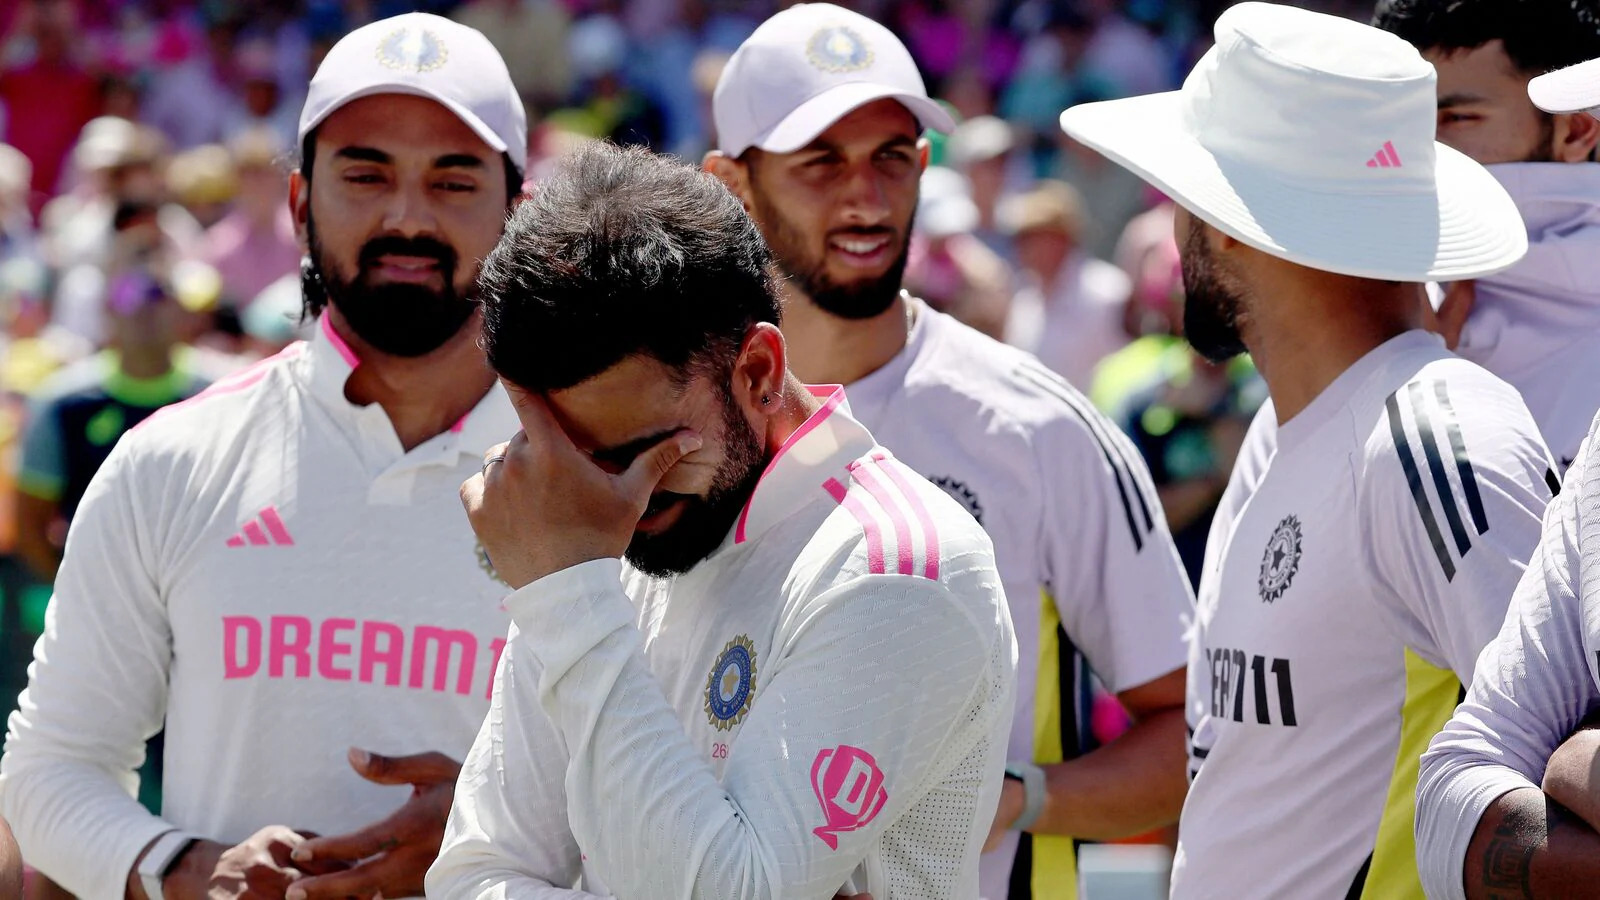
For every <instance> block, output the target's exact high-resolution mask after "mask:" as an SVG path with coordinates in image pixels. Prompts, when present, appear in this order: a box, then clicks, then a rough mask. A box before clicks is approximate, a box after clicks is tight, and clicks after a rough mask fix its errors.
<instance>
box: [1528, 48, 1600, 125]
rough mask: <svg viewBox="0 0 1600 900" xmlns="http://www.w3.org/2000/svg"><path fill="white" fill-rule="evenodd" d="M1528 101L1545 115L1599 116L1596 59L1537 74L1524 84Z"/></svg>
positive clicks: (1599, 72) (1599, 73)
mask: <svg viewBox="0 0 1600 900" xmlns="http://www.w3.org/2000/svg"><path fill="white" fill-rule="evenodd" d="M1528 99H1529V100H1532V101H1533V105H1534V106H1537V107H1539V108H1540V109H1542V110H1544V111H1545V112H1547V113H1575V112H1586V113H1588V114H1590V115H1592V116H1600V59H1591V60H1589V61H1588V62H1581V63H1578V64H1577V65H1575V66H1567V67H1566V68H1565V69H1557V70H1555V71H1554V72H1549V73H1546V74H1544V75H1540V76H1539V77H1538V78H1535V79H1533V80H1532V81H1530V82H1528Z"/></svg>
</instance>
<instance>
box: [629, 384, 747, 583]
mask: <svg viewBox="0 0 1600 900" xmlns="http://www.w3.org/2000/svg"><path fill="white" fill-rule="evenodd" d="M722 421H723V433H724V434H725V435H726V438H725V442H724V443H725V445H726V446H725V450H724V452H725V454H726V456H725V457H724V459H723V460H722V464H721V465H719V466H718V467H717V471H716V474H715V475H714V476H713V477H712V481H711V490H710V491H709V492H708V493H707V494H706V496H704V497H699V496H693V495H686V494H675V493H672V492H670V491H658V492H657V493H656V494H655V495H654V496H652V497H651V498H650V507H649V509H647V513H648V512H654V511H655V510H656V509H658V508H661V507H666V506H669V505H671V504H672V503H674V502H677V501H680V500H681V501H684V507H683V511H682V512H681V513H680V514H679V515H678V520H677V521H676V522H674V523H672V525H671V527H669V528H667V529H666V530H665V531H662V532H660V533H658V534H645V533H643V532H634V535H633V540H632V542H630V543H629V544H628V550H627V552H626V553H625V554H624V556H626V557H627V559H628V562H629V563H631V564H632V565H633V567H634V568H635V569H638V570H639V571H641V572H643V573H645V574H646V575H650V576H654V577H656V578H665V577H667V576H669V575H681V574H683V573H684V572H687V571H689V570H690V569H692V568H694V567H695V566H696V565H699V564H700V562H701V561H702V560H704V559H705V558H706V557H708V556H710V555H711V554H712V553H713V552H714V551H715V550H716V549H717V547H719V546H721V544H722V541H723V539H724V538H726V537H727V536H728V530H729V529H730V528H732V527H733V523H734V520H736V519H738V518H739V513H740V511H742V510H743V509H744V506H745V503H746V502H748V501H749V499H750V495H751V494H752V493H754V492H755V489H756V483H757V482H759V481H760V480H761V474H762V470H763V469H764V467H765V462H766V453H765V452H764V449H765V448H764V447H763V445H762V443H761V440H760V439H759V438H758V437H757V436H756V433H755V429H753V428H751V427H750V423H749V422H748V421H746V420H745V417H744V414H743V413H742V412H740V411H739V407H738V405H737V404H735V403H734V402H733V398H732V397H726V398H725V399H724V401H723V411H722Z"/></svg>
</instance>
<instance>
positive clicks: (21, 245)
mask: <svg viewBox="0 0 1600 900" xmlns="http://www.w3.org/2000/svg"><path fill="white" fill-rule="evenodd" d="M32 183H33V164H32V163H30V162H28V157H27V156H25V155H23V153H22V151H21V150H18V149H17V148H15V147H12V146H10V145H8V144H0V264H4V263H6V262H7V261H9V260H13V259H32V258H34V257H35V256H36V255H37V254H38V252H39V242H38V236H37V235H36V234H35V233H34V230H33V213H32V211H31V210H30V209H29V208H28V195H29V191H30V187H31V185H32Z"/></svg>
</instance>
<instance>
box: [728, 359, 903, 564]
mask: <svg viewBox="0 0 1600 900" xmlns="http://www.w3.org/2000/svg"><path fill="white" fill-rule="evenodd" d="M808 389H809V390H810V391H811V394H812V396H814V397H816V398H817V399H818V400H821V401H822V407H821V408H820V409H818V410H817V411H816V412H814V413H812V414H811V416H810V418H808V419H806V420H805V421H804V422H802V423H801V425H800V427H799V428H796V429H795V431H794V434H791V435H789V439H788V440H786V441H784V442H783V446H781V447H779V448H778V452H776V453H774V454H773V455H772V459H770V460H768V461H767V467H766V469H765V471H763V472H762V473H761V480H760V481H758V482H756V488H755V491H754V492H753V493H751V495H750V500H749V501H748V502H747V503H746V504H745V507H744V511H743V512H742V513H740V514H739V521H738V522H737V523H736V524H735V525H734V526H733V533H732V534H731V535H730V536H729V541H731V542H732V543H734V544H743V543H747V542H749V541H753V540H756V539H757V538H759V537H760V536H761V535H762V534H764V533H765V532H766V531H767V529H769V528H771V527H772V526H773V525H776V524H777V523H779V522H781V521H783V520H785V519H787V518H788V517H789V516H791V515H793V514H794V513H795V512H796V511H797V510H799V509H800V508H801V507H803V506H805V505H806V504H808V503H810V502H812V501H813V500H816V499H817V498H818V497H826V496H828V492H827V489H826V488H825V487H824V486H823V485H824V484H826V483H827V481H828V479H829V478H832V477H835V476H836V475H837V474H838V473H841V472H844V471H845V469H846V466H848V465H849V464H850V463H852V462H854V461H855V460H857V459H860V458H861V457H862V456H865V455H866V454H867V453H869V452H871V451H872V448H873V447H875V446H876V445H877V442H876V441H874V440H873V439H872V435H871V434H870V433H868V431H867V429H866V426H864V425H862V424H861V423H860V422H857V421H856V420H855V418H854V417H853V416H851V414H850V404H849V402H848V401H846V399H845V395H844V388H843V387H841V386H840V385H836V384H833V385H815V386H810V385H808Z"/></svg>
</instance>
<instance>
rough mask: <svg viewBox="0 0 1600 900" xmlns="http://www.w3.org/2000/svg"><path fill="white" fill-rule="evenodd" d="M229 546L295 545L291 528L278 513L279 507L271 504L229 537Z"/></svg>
mask: <svg viewBox="0 0 1600 900" xmlns="http://www.w3.org/2000/svg"><path fill="white" fill-rule="evenodd" d="M228 546H229V547H245V546H250V547H269V546H278V547H293V546H294V538H293V537H290V535H289V529H288V528H287V527H286V526H285V525H284V524H283V518H282V517H281V516H279V515H278V508H277V507H275V506H269V507H267V508H266V509H263V510H262V511H261V512H259V513H257V514H256V517H255V518H254V519H251V520H250V521H248V522H246V523H244V527H243V528H240V529H239V532H238V533H237V534H235V535H234V536H233V537H230V538H228Z"/></svg>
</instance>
